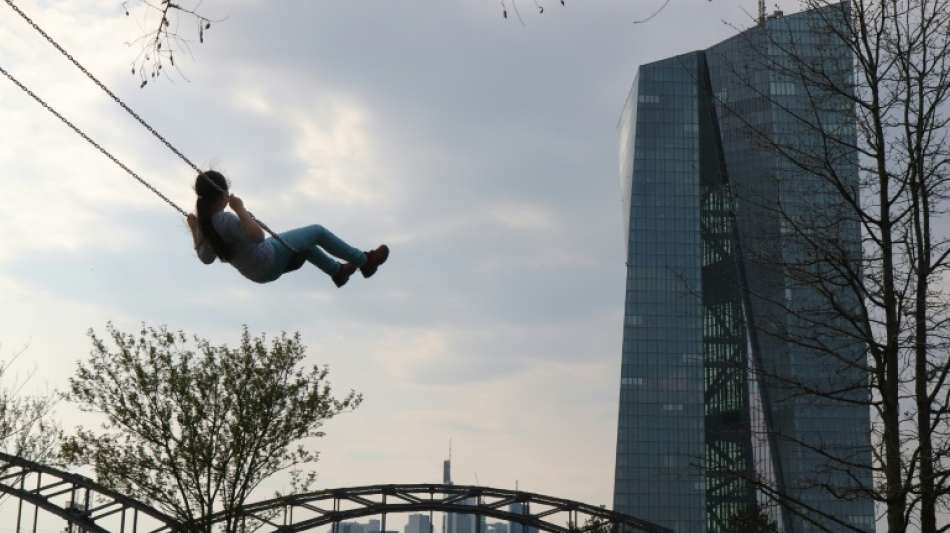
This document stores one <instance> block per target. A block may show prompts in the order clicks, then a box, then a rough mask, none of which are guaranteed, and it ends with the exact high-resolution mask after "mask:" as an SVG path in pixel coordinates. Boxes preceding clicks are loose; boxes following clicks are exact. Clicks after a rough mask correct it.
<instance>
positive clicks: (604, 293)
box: [0, 0, 797, 527]
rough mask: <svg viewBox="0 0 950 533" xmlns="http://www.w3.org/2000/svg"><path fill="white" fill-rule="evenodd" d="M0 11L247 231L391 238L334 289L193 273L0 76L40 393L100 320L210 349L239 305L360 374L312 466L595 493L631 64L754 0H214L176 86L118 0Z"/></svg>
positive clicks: (147, 213)
mask: <svg viewBox="0 0 950 533" xmlns="http://www.w3.org/2000/svg"><path fill="white" fill-rule="evenodd" d="M17 4H18V5H19V6H21V7H22V8H23V9H24V11H26V12H27V13H28V14H30V15H31V16H32V17H34V18H35V19H36V21H37V22H38V23H40V24H41V25H42V26H43V27H44V28H45V29H46V30H47V31H49V32H50V33H51V34H52V35H53V36H54V37H56V38H58V39H60V40H61V41H62V43H63V45H64V46H66V48H67V49H68V50H69V51H70V52H71V53H73V54H74V55H75V56H76V57H77V58H79V59H80V60H81V61H82V62H83V63H84V64H86V65H87V66H88V67H89V68H90V69H91V70H92V71H93V72H94V73H95V74H96V75H97V76H99V77H100V78H101V79H102V80H103V81H104V82H106V83H107V84H108V85H109V86H110V87H112V88H113V89H114V90H115V91H116V92H117V93H118V94H119V95H120V96H122V97H123V98H125V99H126V100H127V101H128V103H129V104H130V105H131V106H132V107H133V108H135V109H136V110H137V111H138V112H139V113H140V114H142V116H144V117H145V118H146V119H147V120H149V121H150V122H151V123H152V124H153V125H154V126H155V127H156V128H157V129H158V130H159V131H160V132H161V133H162V134H163V135H165V136H166V137H168V138H169V139H170V140H172V142H173V143H174V144H175V145H176V146H178V147H180V148H182V149H183V150H184V151H185V152H186V154H187V155H188V156H189V157H191V158H192V159H193V160H195V161H196V162H197V163H199V164H200V165H202V166H209V165H211V166H214V167H215V168H217V169H219V170H221V171H222V172H224V174H225V175H227V176H228V177H229V178H230V179H231V181H232V183H233V187H234V191H235V192H236V193H237V194H238V195H240V196H242V197H243V198H244V200H245V203H246V204H247V206H248V209H250V210H251V211H252V212H254V213H255V214H256V215H257V216H259V217H260V218H261V219H262V220H264V221H266V222H267V223H268V224H269V225H270V226H271V227H273V228H275V229H289V228H291V227H294V226H297V225H302V224H309V223H321V224H324V225H326V226H328V227H330V228H331V229H333V230H334V231H336V232H337V233H339V234H340V235H341V236H343V237H345V238H347V239H348V240H350V241H352V242H354V243H355V244H358V245H359V246H361V247H363V248H369V247H372V246H375V245H376V244H378V243H380V242H388V243H389V244H390V246H391V247H392V256H391V258H390V262H389V263H387V265H386V266H385V267H384V268H383V269H382V270H381V271H380V273H379V274H377V275H376V276H375V277H374V278H373V279H371V280H363V279H362V278H358V279H354V280H353V281H351V282H350V284H349V285H347V286H346V287H345V288H343V289H340V290H338V289H336V288H334V287H333V285H332V284H331V283H330V282H329V281H328V280H327V279H326V277H325V276H323V275H322V274H321V273H319V272H316V271H315V270H313V269H311V270H307V269H304V270H301V271H299V272H297V273H295V274H293V275H291V276H289V277H287V278H285V279H281V280H280V281H278V282H277V283H274V284H270V285H262V286H260V285H254V284H251V283H250V282H247V281H246V280H244V279H243V278H241V277H239V276H238V275H237V274H236V273H235V272H234V271H233V270H231V269H229V268H228V267H226V266H222V265H218V264H216V265H213V266H210V267H207V266H204V265H202V264H201V263H200V262H199V261H198V260H197V258H196V257H195V255H194V252H193V251H192V249H191V245H190V242H189V237H188V234H187V230H186V228H185V225H184V221H183V220H181V219H180V217H179V216H178V215H177V214H176V213H175V212H174V211H172V210H170V209H169V208H168V207H167V206H166V205H164V204H162V203H161V202H160V201H158V200H157V199H156V198H155V197H154V196H152V195H151V194H150V193H149V192H148V191H146V190H145V189H143V188H142V187H141V185H139V184H138V183H135V182H134V181H132V180H131V179H130V178H129V177H128V176H126V175H125V174H124V173H122V172H121V171H120V170H118V169H117V168H116V167H115V166H114V165H113V164H112V163H111V162H109V161H108V160H106V159H105V158H103V157H102V156H101V155H100V154H98V153H97V152H95V151H94V150H93V149H91V148H89V147H88V146H86V145H85V144H84V143H83V142H81V140H80V139H78V138H77V137H76V136H75V135H74V134H73V133H71V132H70V131H68V130H67V129H66V128H64V127H63V126H62V125H61V124H60V123H58V122H57V121H55V119H53V118H52V117H51V116H49V114H48V113H46V112H45V111H44V110H43V109H41V108H40V107H38V106H37V105H36V104H35V103H33V102H32V101H31V100H29V99H28V98H27V97H26V96H25V95H23V94H22V93H21V92H20V91H19V90H18V89H16V87H14V86H13V85H12V84H10V83H9V82H7V81H6V80H5V79H0V125H2V128H0V132H2V133H0V140H2V142H0V168H2V169H3V171H4V179H3V180H0V199H2V201H3V204H4V207H3V209H0V230H2V232H3V234H4V245H3V246H2V247H0V294H2V295H3V300H2V302H0V358H4V359H6V358H9V357H12V356H13V355H14V354H15V353H16V352H17V351H19V349H20V348H21V347H26V351H25V352H24V353H23V355H21V356H20V358H19V360H18V361H17V362H16V364H15V365H14V368H13V372H14V374H17V375H18V376H20V377H24V376H27V375H29V374H30V373H31V372H33V371H34V370H35V373H34V374H33V378H32V380H31V381H30V383H29V386H28V388H27V389H28V390H47V389H49V388H58V389H62V388H64V387H65V385H66V382H67V379H68V377H69V375H70V374H71V373H72V371H73V370H74V368H75V361H76V360H77V359H78V358H81V357H84V356H85V354H86V353H87V352H88V350H89V341H88V338H87V337H86V331H87V330H88V329H89V328H94V329H96V330H97V331H100V332H101V331H103V329H104V324H105V322H106V321H108V320H111V321H114V322H115V323H116V325H117V326H118V327H119V328H120V329H124V330H134V329H136V328H138V327H139V325H140V324H141V323H142V322H143V321H144V322H146V323H148V324H154V325H158V324H167V325H168V326H169V327H171V328H173V329H182V330H184V331H186V332H188V333H193V334H197V335H200V336H202V337H206V338H209V339H211V340H212V341H214V342H227V343H231V344H234V343H236V341H237V339H238V336H239V334H240V328H241V326H242V324H246V325H247V326H248V327H249V329H250V330H251V332H253V333H259V332H268V333H271V334H274V333H277V332H280V331H298V330H299V331H300V332H301V334H302V336H303V340H304V342H305V344H307V345H308V347H309V354H310V358H309V361H311V362H313V363H321V364H323V363H325V364H328V365H329V366H330V379H331V381H332V383H333V385H334V387H335V388H336V389H337V390H339V391H346V390H349V389H350V388H353V389H357V390H359V391H360V392H362V393H363V394H364V396H365V402H364V404H363V405H362V406H361V407H360V408H359V409H358V410H357V411H356V412H355V413H352V414H346V415H343V416H340V417H339V418H337V419H335V420H332V421H331V422H330V423H329V424H327V426H326V428H325V430H326V432H327V436H326V437H325V438H323V439H320V440H318V441H316V442H315V443H314V446H315V447H316V448H317V449H319V450H320V451H321V461H320V462H319V463H318V464H317V465H316V466H315V468H316V469H317V470H318V471H319V473H320V476H319V481H318V484H319V486H320V487H334V486H353V485H361V484H373V483H389V482H423V481H437V480H438V479H439V478H440V472H439V461H440V460H441V459H442V458H443V457H444V455H445V447H446V442H447V441H448V439H449V438H452V440H453V459H454V462H455V465H456V468H455V471H456V475H455V477H456V481H457V482H458V483H459V484H463V483H464V484H471V483H474V482H475V481H476V477H477V479H478V480H479V482H480V484H482V485H489V486H498V487H503V488H514V486H515V483H516V481H517V482H518V483H519V484H520V487H521V489H523V490H526V491H531V492H539V493H543V494H550V495H556V496H559V497H564V498H569V499H574V500H579V501H583V502H586V503H591V504H595V505H610V502H611V501H612V498H611V490H612V484H613V466H614V465H613V462H614V447H615V437H616V420H617V377H618V375H619V369H620V357H619V347H620V342H621V341H620V338H621V327H620V323H621V321H622V314H623V286H624V264H623V263H624V246H623V237H622V233H623V227H622V226H623V224H622V219H621V217H620V216H619V215H618V200H617V199H618V184H617V155H616V139H615V126H616V122H617V117H618V115H619V113H620V110H621V108H622V106H623V102H624V98H625V96H626V93H627V89H628V88H629V86H630V83H631V82H632V80H633V76H634V74H635V72H636V68H637V66H638V65H640V64H642V63H646V62H649V61H653V60H655V59H657V58H660V57H667V56H670V55H674V54H677V53H682V52H687V51H690V50H695V49H700V48H705V47H708V46H709V45H710V44H711V43H714V42H718V41H720V40H722V39H723V38H725V37H727V36H729V35H732V34H733V33H735V30H734V29H733V28H731V27H729V25H727V24H723V23H722V22H721V21H722V20H725V21H728V22H730V23H732V24H734V25H736V26H740V27H744V26H747V25H748V24H749V23H750V20H749V18H748V15H747V14H746V12H748V13H753V12H754V11H755V2H754V1H752V0H744V1H742V2H736V1H733V2H725V1H721V0H715V1H713V2H707V1H706V0H682V1H679V2H671V3H670V5H669V7H668V8H667V9H666V10H664V11H663V12H662V13H660V14H659V15H658V16H657V17H655V18H654V19H653V20H651V21H650V22H649V23H645V24H632V21H633V20H636V19H640V18H643V17H645V16H647V15H649V14H650V13H652V12H653V11H654V10H655V9H656V7H658V6H659V4H660V2H656V3H655V4H656V5H653V4H654V3H631V2H628V1H625V0H623V1H622V0H612V1H604V2H598V3H596V4H588V3H583V2H570V1H569V2H567V5H566V6H565V7H563V8H562V7H560V6H559V5H558V6H555V5H551V6H550V8H549V9H546V10H545V13H544V14H543V15H537V14H534V13H529V11H530V10H529V9H528V8H527V6H522V8H523V14H524V19H525V25H524V26H522V25H520V24H519V23H518V22H517V20H513V19H511V18H509V19H508V20H504V19H502V18H501V14H500V12H499V7H498V3H497V2H486V1H481V0H479V1H475V0H469V1H466V2H461V3H456V4H451V5H449V4H446V3H436V4H431V5H430V4H426V5H422V4H413V3H409V4H404V3H401V4H399V5H398V6H397V5H395V4H392V3H386V2H372V3H371V4H369V5H366V4H360V5H356V4H354V3H349V2H325V3H319V4H314V3H311V2H304V1H296V2H285V3H282V4H281V7H280V8H279V9H275V8H274V7H273V5H274V4H272V3H269V2H263V1H252V0H236V1H231V2H223V1H219V0H215V1H209V2H205V4H204V6H203V9H205V12H206V13H207V14H208V15H209V16H211V17H213V18H215V19H218V18H221V19H223V20H222V21H221V22H219V23H216V24H215V26H214V29H213V31H212V32H210V33H209V34H208V35H207V36H206V38H205V42H204V44H198V43H194V44H193V59H191V58H185V57H182V58H181V59H180V60H178V61H177V62H180V66H181V68H182V71H183V72H184V74H185V75H186V76H187V77H188V80H189V81H184V80H182V79H180V78H178V77H175V76H172V79H170V80H164V79H162V80H155V81H154V82H152V83H150V84H149V85H148V87H147V88H145V89H141V90H140V89H139V88H138V80H137V79H136V78H135V77H133V76H131V75H130V72H129V66H130V64H131V63H132V61H133V59H134V56H135V53H136V50H135V49H130V48H128V47H126V46H125V45H124V43H125V42H126V41H128V40H131V39H134V38H135V37H137V36H138V34H139V32H140V30H139V27H138V26H137V23H136V20H135V17H136V15H135V13H134V12H133V16H132V17H126V16H125V14H124V12H123V10H122V7H121V2H119V1H117V0H87V1H73V0H70V1H66V0H52V1H43V2H38V1H31V0H19V1H18V2H17ZM779 4H780V6H781V7H783V8H785V9H794V6H796V5H797V3H796V2H779ZM130 5H133V6H134V5H135V4H134V2H133V3H131V4H130ZM0 9H8V8H7V7H6V6H3V7H2V8H0ZM670 36H676V38H675V39H671V38H670ZM0 42H2V43H3V49H2V50H0V64H2V65H3V66H4V68H6V69H8V70H10V72H12V73H13V74H15V75H17V76H18V77H20V79H21V80H22V81H23V82H25V83H27V84H28V85H29V86H30V87H32V88H34V89H35V90H36V91H37V92H38V93H39V94H40V95H41V96H42V97H44V98H46V99H48V101H49V102H50V103H51V104H52V105H54V106H56V107H57V108H58V109H59V110H60V111H61V112H63V113H64V114H65V115H66V116H67V117H69V118H70V119H71V120H73V121H75V122H76V123H77V124H78V125H80V126H81V127H83V128H84V129H86V130H87V131H88V132H89V134H90V135H92V136H93V137H94V138H95V139H96V140H97V141H99V142H101V143H102V144H103V145H104V146H106V147H107V148H109V149H110V150H111V151H113V152H114V153H115V154H116V155H117V156H119V157H120V158H121V159H122V160H123V161H125V162H126V163H128V164H129V165H130V166H131V167H132V168H133V169H134V170H136V171H137V172H139V173H141V174H142V175H143V176H144V177H146V178H147V179H149V180H151V181H152V182H153V183H154V184H155V185H156V186H158V187H159V188H160V189H161V190H162V191H163V192H164V193H166V194H168V195H169V196H170V197H171V198H173V199H174V200H175V201H177V202H178V203H180V204H182V205H184V206H190V205H192V203H193V201H194V199H193V193H192V192H191V191H190V186H191V184H192V183H193V178H194V176H192V174H191V172H190V170H189V169H188V168H187V167H184V166H183V165H182V164H181V163H180V161H178V160H177V159H176V158H175V157H174V156H173V155H171V154H170V153H169V152H167V151H166V150H165V149H164V148H163V147H162V146H161V145H159V144H158V143H157V142H155V141H154V139H152V138H151V137H150V136H149V135H148V134H147V133H146V132H144V131H143V130H142V128H141V127H140V126H138V125H137V124H135V123H134V122H132V121H131V120H129V119H128V117H126V116H125V115H124V113H123V112H122V111H121V110H120V109H119V108H118V107H117V106H115V104H114V103H113V102H111V101H110V100H109V99H108V98H107V97H106V96H104V95H103V94H102V93H101V92H99V91H98V89H97V88H95V87H94V86H92V85H91V84H90V83H89V82H88V80H86V79H85V78H83V77H82V76H81V74H79V73H78V72H76V70H75V69H74V68H73V67H72V66H71V65H69V64H68V63H67V62H66V61H65V60H64V59H63V58H62V57H61V56H59V54H58V53H57V52H56V51H55V50H53V49H52V48H51V47H50V46H49V45H48V44H47V43H45V41H43V40H42V39H41V38H40V37H39V36H37V35H36V34H35V33H34V32H33V31H32V30H31V29H30V28H29V27H28V26H27V25H25V24H24V23H23V22H22V21H20V20H19V19H18V18H16V17H14V16H12V14H10V13H7V15H5V16H2V17H0ZM11 377H15V376H11ZM58 414H59V416H60V418H61V419H62V420H63V422H64V423H65V424H66V425H67V427H72V426H74V425H76V424H84V425H87V426H88V425H94V424H95V423H96V419H95V417H92V416H88V415H82V414H80V413H77V412H76V410H75V408H74V407H72V406H70V405H68V404H65V403H63V404H61V406H60V407H59V410H58ZM276 486H277V483H274V484H270V485H268V486H267V487H265V488H264V489H262V494H270V491H271V490H272V489H274V488H276ZM400 527H401V525H400Z"/></svg>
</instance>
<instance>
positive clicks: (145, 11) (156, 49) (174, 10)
mask: <svg viewBox="0 0 950 533" xmlns="http://www.w3.org/2000/svg"><path fill="white" fill-rule="evenodd" d="M137 3H138V4H139V5H138V6H137V7H130V6H129V2H128V1H125V2H123V3H122V8H123V9H124V10H125V15H126V16H127V17H132V16H133V14H135V13H136V12H140V13H141V27H142V29H143V31H144V33H143V34H142V35H140V36H139V37H138V38H136V39H135V40H134V41H132V42H130V43H128V44H129V46H138V47H140V49H139V52H138V55H137V56H136V58H135V59H134V60H133V61H132V65H131V72H132V75H133V76H138V77H139V79H140V81H141V84H140V85H139V86H140V87H145V86H146V85H147V84H148V82H149V80H151V79H154V78H156V77H158V76H161V75H162V74H163V73H164V71H165V70H164V69H165V65H170V66H171V67H172V68H174V69H175V70H176V71H177V72H178V74H179V75H181V76H182V77H183V78H184V74H183V73H182V72H181V69H179V68H178V65H177V64H176V63H175V57H176V55H180V54H182V53H186V54H188V55H191V43H193V42H194V38H195V37H196V36H197V38H198V43H204V40H205V33H206V32H207V31H209V30H210V29H211V23H212V22H218V21H213V20H212V19H210V18H209V17H206V16H205V15H203V14H201V13H199V12H198V9H199V8H200V7H201V3H202V2H201V0H197V1H195V0H193V1H192V2H191V3H190V5H184V4H182V3H178V2H173V1H171V0H160V1H159V2H157V3H156V2H153V1H151V0H138V2H137ZM156 19H157V20H156Z"/></svg>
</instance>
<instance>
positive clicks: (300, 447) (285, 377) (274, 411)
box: [63, 324, 362, 533]
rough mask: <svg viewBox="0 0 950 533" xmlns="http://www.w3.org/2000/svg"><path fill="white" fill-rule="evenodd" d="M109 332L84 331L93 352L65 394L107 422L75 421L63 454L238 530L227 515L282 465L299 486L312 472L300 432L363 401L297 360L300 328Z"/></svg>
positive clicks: (173, 507)
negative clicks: (335, 389)
mask: <svg viewBox="0 0 950 533" xmlns="http://www.w3.org/2000/svg"><path fill="white" fill-rule="evenodd" d="M107 330H108V332H109V336H108V338H106V339H103V338H101V337H99V336H98V335H96V334H95V332H93V331H90V333H89V336H90V338H91V339H92V345H93V348H92V351H91V353H90V355H89V358H88V359H87V360H85V361H83V362H80V363H79V365H78V368H77V371H76V374H75V375H74V376H73V377H72V378H71V379H70V381H69V391H68V393H67V398H68V399H69V400H72V401H74V402H77V403H78V404H79V406H80V407H81V408H82V409H83V410H84V411H87V412H95V413H101V414H102V415H104V417H105V422H104V423H103V424H102V426H101V428H100V429H99V430H90V429H85V428H82V427H80V428H79V429H78V430H77V432H76V434H75V435H74V436H71V437H70V438H68V439H67V441H66V444H65V445H64V447H63V452H64V456H65V457H66V458H67V459H68V460H69V461H70V462H72V463H74V464H91V465H93V466H94V467H95V472H96V476H97V478H98V480H99V481H100V482H102V483H103V484H105V485H107V486H110V487H113V488H115V489H117V490H120V491H122V492H125V493H127V494H129V495H132V496H135V497H138V498H140V499H142V500H144V501H147V502H150V503H152V504H153V505H156V506H157V507H159V508H161V509H162V510H164V511H166V512H167V513H169V514H172V515H174V516H176V517H177V518H178V519H180V520H182V521H185V522H196V521H198V519H200V518H201V517H203V516H206V515H210V514H211V513H215V512H223V513H224V514H225V515H226V516H228V518H226V519H225V520H224V521H223V522H221V524H222V528H223V530H224V531H226V532H229V533H230V532H234V531H238V530H239V528H243V525H242V524H239V523H238V521H237V520H236V519H234V518H232V517H231V513H232V512H233V511H234V510H236V509H237V508H239V507H240V506H241V505H242V504H244V503H245V501H247V499H248V497H249V496H250V495H251V493H252V492H254V490H255V489H257V488H258V487H259V486H260V484H261V483H262V482H263V481H264V480H266V479H268V478H270V477H272V476H274V475H275V474H277V473H280V472H286V471H291V474H292V475H291V485H293V487H292V488H293V489H294V490H305V489H306V488H308V486H309V485H310V484H311V483H312V482H313V481H314V479H315V473H314V472H312V471H310V472H307V473H305V474H303V475H301V472H302V469H303V468H304V467H305V465H308V464H312V463H314V462H315V461H316V460H317V458H318V454H317V452H315V451H311V450H310V449H308V448H307V447H306V446H305V441H306V440H307V439H311V438H314V437H321V436H323V434H324V433H323V432H322V431H321V427H322V426H323V423H324V422H325V421H326V420H328V419H330V418H332V417H334V416H335V415H337V414H340V413H343V412H346V411H350V410H352V409H354V408H356V407H357V406H358V405H359V403H360V402H361V400H362V397H361V396H360V395H359V394H357V393H355V392H353V391H350V392H349V393H348V394H346V395H345V396H343V397H342V398H335V397H334V396H333V394H332V391H331V388H330V384H329V383H328V381H327V373H328V370H327V368H326V367H319V366H313V367H309V368H306V367H304V366H302V364H301V363H302V362H303V359H304V357H305V347H304V346H303V344H301V340H300V336H299V334H295V335H292V336H288V335H286V334H281V335H280V336H278V337H276V338H274V339H273V340H271V341H270V342H268V341H267V339H266V338H265V337H264V336H263V335H262V336H260V337H252V336H251V335H250V334H249V333H248V331H247V328H246V327H245V328H244V330H243V333H242V335H241V342H240V345H239V346H238V347H236V348H230V347H228V346H226V345H212V344H211V343H210V342H209V341H207V340H205V339H201V338H198V337H194V338H191V339H189V337H188V336H186V335H185V334H184V333H182V332H172V331H169V330H168V329H167V328H166V327H164V326H162V327H159V328H153V327H146V326H143V327H142V329H141V330H140V331H139V332H138V333H137V334H127V333H123V332H121V331H119V330H118V329H117V328H116V327H115V326H113V325H112V324H109V325H108V326H107ZM189 340H190V342H189ZM109 341H111V343H110V342H109ZM196 529H198V528H196ZM200 529H201V530H204V531H210V530H211V525H209V524H205V525H202V526H201V527H200Z"/></svg>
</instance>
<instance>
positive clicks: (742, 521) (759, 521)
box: [726, 507, 778, 533]
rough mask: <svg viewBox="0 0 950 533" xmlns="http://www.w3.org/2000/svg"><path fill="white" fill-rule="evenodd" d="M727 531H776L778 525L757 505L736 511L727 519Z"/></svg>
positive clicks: (731, 532)
mask: <svg viewBox="0 0 950 533" xmlns="http://www.w3.org/2000/svg"><path fill="white" fill-rule="evenodd" d="M726 532H727V533H778V525H777V524H776V523H775V522H773V521H772V520H771V519H769V516H768V515H767V514H766V513H765V511H763V510H761V509H759V508H758V507H756V508H754V509H749V510H746V511H743V512H740V513H737V514H735V515H733V516H732V518H730V519H729V525H728V526H727V527H726Z"/></svg>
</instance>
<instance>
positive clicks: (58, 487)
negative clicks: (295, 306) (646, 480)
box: [0, 453, 672, 533]
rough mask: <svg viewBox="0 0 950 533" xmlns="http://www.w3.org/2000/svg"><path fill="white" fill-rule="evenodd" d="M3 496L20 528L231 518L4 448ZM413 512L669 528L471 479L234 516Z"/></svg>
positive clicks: (167, 531)
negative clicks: (180, 507)
mask: <svg viewBox="0 0 950 533" xmlns="http://www.w3.org/2000/svg"><path fill="white" fill-rule="evenodd" d="M0 494H4V495H10V496H13V497H15V498H17V500H18V501H17V510H16V511H17V512H16V528H15V529H14V531H16V533H37V531H38V530H37V520H38V518H39V510H40V509H42V510H44V511H45V512H47V513H50V514H53V515H55V516H57V517H59V518H61V519H62V520H64V521H65V522H67V523H68V524H70V525H71V526H74V527H75V529H76V530H78V531H83V532H88V533H194V532H201V531H210V530H211V527H213V526H214V525H216V524H219V523H221V522H223V521H224V520H225V519H226V518H227V515H226V514H224V513H220V512H219V513H215V514H213V515H210V516H208V517H205V518H202V519H199V520H198V521H195V522H190V523H183V522H180V521H179V520H177V519H175V518H173V517H171V516H168V515H167V514H165V513H163V512H161V511H158V510H156V509H154V508H152V507H151V506H149V505H147V504H145V503H142V502H139V501H137V500H135V499H132V498H129V497H126V496H124V495H122V494H119V493H117V492H115V491H112V490H110V489H108V488H106V487H103V486H101V485H99V484H97V483H96V482H94V481H93V480H91V479H89V478H86V477H84V476H81V475H78V474H72V473H68V472H63V471H60V470H57V469H55V468H52V467H49V466H44V465H40V464H37V463H34V462H31V461H27V460H25V459H23V458H20V457H16V456H12V455H8V454H5V453H0ZM25 505H26V509H24V506H25ZM31 508H32V509H31ZM24 511H25V512H24ZM409 512H416V513H426V512H428V513H429V515H430V522H431V516H432V513H434V512H442V513H453V514H456V515H474V516H480V517H491V518H496V519H499V520H505V521H509V522H511V523H515V524H521V525H523V526H525V527H526V528H537V529H538V530H539V531H546V532H548V533H590V532H591V531H592V530H593V529H594V528H597V529H598V530H599V531H604V530H606V531H609V532H611V533H639V532H646V533H672V530H670V529H667V528H665V527H661V526H658V525H656V524H652V523H650V522H646V521H644V520H640V519H637V518H634V517H632V516H628V515H624V514H621V513H616V512H613V511H609V510H606V509H603V508H600V507H595V506H592V505H587V504H583V503H579V502H576V501H571V500H565V499H561V498H554V497H551V496H544V495H541V494H534V493H530V492H521V491H511V490H504V489H494V488H488V487H477V486H466V485H436V484H408V485H372V486H364V487H351V488H338V489H327V490H321V491H316V492H310V493H305V494H295V495H290V496H283V497H279V498H273V499H270V500H265V501H261V502H257V503H252V504H247V505H245V506H244V507H241V508H240V509H238V510H236V511H235V512H234V513H232V514H231V517H232V518H233V519H236V520H240V521H254V522H257V523H259V524H263V525H264V526H265V527H264V528H263V529H262V530H261V531H264V532H267V531H270V532H272V533H297V532H303V531H308V530H311V529H314V528H318V527H321V526H327V525H329V526H330V527H331V528H332V532H333V533H338V530H339V527H338V526H339V523H340V522H343V521H345V520H352V519H356V518H360V517H364V516H376V515H378V516H380V517H381V518H382V526H381V528H380V530H381V531H386V515H387V514H393V513H409ZM31 514H32V517H30V515H31ZM21 526H22V528H21ZM209 526H211V527H209ZM268 528H270V529H268ZM473 529H474V531H475V533H485V532H483V531H480V529H481V520H474V525H473ZM71 530H72V528H71Z"/></svg>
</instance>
